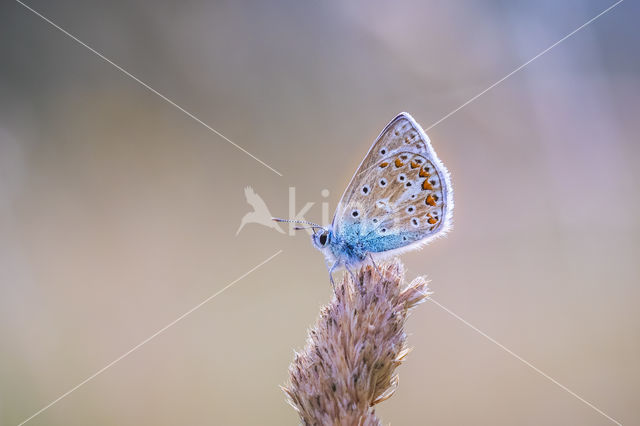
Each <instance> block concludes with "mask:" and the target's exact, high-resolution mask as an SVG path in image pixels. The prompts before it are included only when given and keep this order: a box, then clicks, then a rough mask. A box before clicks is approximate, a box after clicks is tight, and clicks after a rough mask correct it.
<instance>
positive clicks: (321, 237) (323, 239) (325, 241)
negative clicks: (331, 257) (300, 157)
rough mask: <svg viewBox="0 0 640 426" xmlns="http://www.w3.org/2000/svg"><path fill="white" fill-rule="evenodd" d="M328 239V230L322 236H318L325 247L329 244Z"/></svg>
mask: <svg viewBox="0 0 640 426" xmlns="http://www.w3.org/2000/svg"><path fill="white" fill-rule="evenodd" d="M328 239H329V235H328V234H327V233H326V232H324V233H322V234H321V235H320V238H318V240H319V242H320V245H321V246H323V247H324V246H326V245H327V240H328Z"/></svg>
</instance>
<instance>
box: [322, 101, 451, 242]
mask: <svg viewBox="0 0 640 426" xmlns="http://www.w3.org/2000/svg"><path fill="white" fill-rule="evenodd" d="M452 208H453V200H452V194H451V184H450V182H449V175H448V172H447V170H446V168H445V167H444V165H443V164H442V163H441V162H440V160H439V159H438V157H437V156H436V154H435V151H434V150H433V148H432V147H431V144H430V142H429V139H428V137H427V136H426V134H425V133H424V131H423V130H422V128H421V127H420V126H419V125H418V124H417V123H416V122H415V121H414V120H413V118H412V117H411V116H410V115H409V114H406V113H402V114H400V115H398V116H397V117H396V118H394V119H393V120H392V121H391V122H390V123H389V124H388V125H387V127H385V129H384V130H383V131H382V133H381V134H380V136H378V139H377V140H376V142H375V143H374V144H373V146H372V147H371V149H370V150H369V152H368V153H367V155H366V157H365V158H364V160H363V161H362V164H361V165H360V167H359V168H358V170H357V171H356V173H355V175H354V177H353V178H352V180H351V182H350V184H349V186H348V187H347V190H346V191H345V193H344V194H343V196H342V199H341V200H340V203H339V205H338V208H337V210H336V214H335V217H334V221H333V226H334V231H335V232H336V233H337V234H338V235H340V232H341V231H342V230H345V229H347V228H348V229H350V230H351V229H357V232H358V234H359V235H358V240H359V241H360V243H361V244H362V246H363V249H364V250H366V251H367V252H373V253H378V252H385V251H389V250H396V249H400V248H403V247H407V246H409V245H412V244H416V243H423V242H426V241H428V239H430V238H432V237H435V236H437V235H440V234H442V233H443V232H445V231H446V230H447V229H448V227H449V222H450V217H451V212H452Z"/></svg>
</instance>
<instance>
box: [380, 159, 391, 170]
mask: <svg viewBox="0 0 640 426" xmlns="http://www.w3.org/2000/svg"><path fill="white" fill-rule="evenodd" d="M388 165H389V163H387V162H386V161H385V162H384V163H380V167H381V168H383V169H384V168H385V167H387V166H388Z"/></svg>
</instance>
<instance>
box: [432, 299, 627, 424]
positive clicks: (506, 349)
mask: <svg viewBox="0 0 640 426" xmlns="http://www.w3.org/2000/svg"><path fill="white" fill-rule="evenodd" d="M428 300H430V301H431V302H433V303H435V304H436V305H437V306H439V307H440V308H441V309H443V310H444V311H446V312H447V313H448V314H449V315H451V316H453V317H454V318H456V319H457V320H458V321H461V322H462V323H463V324H464V325H466V326H467V327H469V328H471V329H472V330H474V331H476V332H477V333H479V334H481V335H482V336H484V337H485V338H486V339H488V340H489V341H491V342H492V343H494V344H496V345H497V346H498V347H500V349H502V350H503V351H505V352H507V353H508V354H509V355H511V356H512V357H514V358H516V359H517V360H519V361H520V362H522V363H524V364H526V365H527V366H528V367H529V368H531V369H533V370H534V371H535V372H536V373H538V374H540V375H541V376H543V377H545V378H547V379H548V380H550V381H551V382H553V383H554V384H556V385H557V386H559V387H560V388H561V389H563V390H564V391H566V392H568V393H569V394H571V395H572V396H574V397H575V398H577V399H579V400H580V401H582V402H584V403H585V404H587V405H588V406H589V407H591V408H593V409H594V410H596V411H597V412H598V413H600V414H602V415H603V416H604V417H606V418H607V419H609V420H611V421H612V422H613V423H615V424H617V425H619V426H622V423H620V422H619V421H617V420H615V419H614V418H612V417H611V416H609V415H608V414H607V413H605V412H604V411H602V410H601V409H599V408H598V407H596V406H595V405H593V404H592V403H590V402H589V401H587V400H586V399H584V398H583V397H581V396H580V395H578V394H577V393H575V392H574V391H572V390H571V389H569V388H568V387H566V386H565V385H563V384H562V383H560V382H558V381H557V380H555V379H554V378H553V377H551V376H549V375H548V374H547V373H545V372H544V371H542V370H540V369H539V368H537V367H536V366H535V365H533V364H531V363H530V362H529V361H527V360H526V359H524V358H522V357H521V356H520V355H518V354H516V353H515V352H513V351H512V350H511V349H509V348H507V347H506V346H504V345H503V344H502V343H500V342H498V341H497V340H495V339H494V338H493V337H491V336H489V335H488V334H487V333H485V332H483V331H482V330H480V329H478V328H477V327H475V326H474V325H473V324H471V323H469V322H468V321H467V320H465V319H464V318H462V317H460V316H459V315H458V314H456V313H455V312H453V311H451V310H450V309H449V308H447V307H446V306H443V305H441V304H440V303H438V302H437V301H436V300H434V299H433V297H429V299H428Z"/></svg>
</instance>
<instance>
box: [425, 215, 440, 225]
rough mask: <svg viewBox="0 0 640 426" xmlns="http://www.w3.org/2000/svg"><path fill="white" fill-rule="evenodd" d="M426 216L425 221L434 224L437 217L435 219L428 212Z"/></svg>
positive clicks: (436, 221)
mask: <svg viewBox="0 0 640 426" xmlns="http://www.w3.org/2000/svg"><path fill="white" fill-rule="evenodd" d="M427 216H428V217H429V219H428V220H427V222H429V223H430V224H431V225H435V224H436V223H438V219H436V218H434V217H433V216H431V213H429V214H428V215H427Z"/></svg>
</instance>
